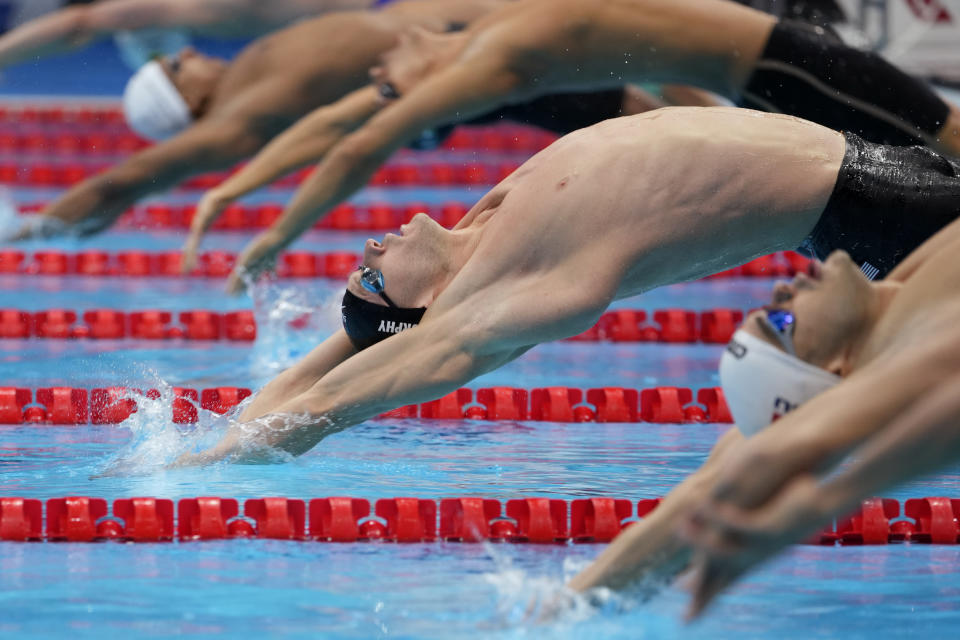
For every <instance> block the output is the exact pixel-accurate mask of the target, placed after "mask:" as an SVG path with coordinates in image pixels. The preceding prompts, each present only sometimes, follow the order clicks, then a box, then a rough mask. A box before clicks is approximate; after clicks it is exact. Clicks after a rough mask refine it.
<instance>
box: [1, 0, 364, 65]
mask: <svg viewBox="0 0 960 640" xmlns="http://www.w3.org/2000/svg"><path fill="white" fill-rule="evenodd" d="M374 3H375V0H269V1H264V0H101V1H100V2H96V3H94V4H90V5H75V6H71V7H66V8H64V9H61V10H59V11H55V12H53V13H51V14H49V15H46V16H42V17H40V18H36V19H35V20H31V21H30V22H27V23H26V24H23V25H21V26H19V27H17V28H16V29H14V30H12V31H9V32H7V33H5V34H4V35H3V36H0V68H3V67H8V66H10V65H12V64H16V63H18V62H25V61H28V60H36V59H38V58H41V57H45V56H49V55H55V54H58V53H64V52H67V51H71V50H74V49H80V48H82V47H86V46H88V45H90V44H93V43H94V42H96V41H97V40H100V39H102V38H105V37H107V36H109V35H112V34H114V33H117V32H120V31H128V30H135V29H152V28H163V29H176V30H183V29H185V30H188V31H189V32H190V33H192V34H195V35H201V36H211V35H212V36H228V37H251V36H260V35H263V34H266V33H269V32H270V31H273V30H274V29H278V28H280V27H283V26H285V25H288V24H290V23H292V22H295V21H296V20H299V19H301V18H308V17H314V16H318V15H320V14H323V13H329V12H331V11H344V10H348V9H354V10H359V9H367V8H369V7H370V6H372V5H373V4H374Z"/></svg>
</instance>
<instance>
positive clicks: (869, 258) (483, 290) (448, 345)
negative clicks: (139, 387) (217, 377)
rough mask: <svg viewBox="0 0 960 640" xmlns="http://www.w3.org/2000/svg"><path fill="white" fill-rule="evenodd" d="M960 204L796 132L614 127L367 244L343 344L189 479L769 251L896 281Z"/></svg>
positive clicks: (827, 135) (951, 174)
mask: <svg viewBox="0 0 960 640" xmlns="http://www.w3.org/2000/svg"><path fill="white" fill-rule="evenodd" d="M958 196H960V178H958V176H957V174H956V172H955V167H954V166H953V165H952V164H951V163H950V162H948V161H947V160H945V159H944V158H943V157H941V156H939V155H937V154H936V153H934V152H932V151H930V150H928V149H924V148H921V147H912V148H911V147H885V146H881V145H874V144H870V143H867V142H864V141H863V140H861V139H859V138H858V137H857V136H855V135H853V134H846V135H844V134H840V133H837V132H834V131H831V130H829V129H826V128H824V127H821V126H819V125H815V124H813V123H810V122H806V121H803V120H799V119H797V118H793V117H789V116H782V115H770V114H762V113H759V112H755V111H748V110H743V109H732V108H671V109H660V110H658V111H654V112H650V113H648V114H643V115H638V116H629V117H623V118H615V119H613V120H608V121H606V122H603V123H600V124H598V125H594V126H593V127H590V128H587V129H582V130H580V131H577V132H575V133H572V134H570V135H568V136H566V137H564V138H562V139H561V140H559V141H558V142H557V143H555V144H554V145H552V146H551V147H549V148H547V149H546V150H544V151H542V152H541V153H539V154H537V155H536V156H534V157H533V158H532V159H531V160H530V161H528V162H527V163H526V164H524V165H523V166H522V167H521V168H520V169H518V170H517V171H516V172H515V173H514V174H512V175H511V176H510V177H508V178H507V179H506V180H505V181H503V182H502V183H501V184H500V185H498V186H497V187H495V188H494V189H493V190H492V191H490V192H489V193H488V194H487V195H486V196H484V197H483V198H482V199H481V200H480V201H479V202H478V203H477V204H476V205H475V206H474V207H473V208H472V209H471V210H470V212H469V213H468V214H467V215H466V217H465V218H464V219H463V220H462V221H461V223H460V224H459V225H457V227H455V228H454V229H453V230H450V231H448V230H446V229H443V228H442V227H440V226H439V225H438V224H437V223H435V222H433V221H432V220H430V219H429V218H428V217H427V216H425V215H419V216H417V217H416V218H414V220H413V221H412V222H411V223H410V224H408V225H405V226H404V227H402V228H401V230H402V234H401V235H395V234H387V236H386V237H385V238H384V241H383V242H382V243H380V242H377V241H375V240H368V241H367V243H366V246H365V247H364V255H363V260H364V269H363V270H362V271H358V272H355V273H354V275H353V276H352V277H351V278H350V280H349V283H348V286H347V291H346V293H345V294H344V300H343V321H344V330H342V331H338V332H336V333H335V334H334V335H333V336H331V337H330V338H329V339H327V340H326V341H325V342H324V343H323V344H321V345H320V346H318V347H317V348H316V349H315V350H314V351H313V352H311V353H310V354H309V355H308V356H307V357H306V358H305V359H304V360H303V361H301V362H300V363H299V364H297V365H295V366H294V367H292V368H291V369H289V370H288V371H286V372H284V373H282V374H281V375H280V376H278V377H277V378H276V379H275V380H274V381H273V382H271V383H270V384H268V385H267V386H266V387H265V388H264V389H263V390H262V391H261V392H260V393H259V394H258V396H257V397H256V398H255V400H254V401H253V402H252V403H251V404H250V405H249V406H248V407H247V409H246V411H244V412H243V414H242V415H241V416H240V418H239V420H240V422H241V423H242V424H238V425H235V426H234V427H232V428H231V429H230V430H229V431H228V433H227V434H226V435H225V436H224V438H223V439H222V440H221V442H220V443H218V444H217V445H216V446H214V447H212V448H211V449H210V450H208V451H204V452H201V453H198V454H191V455H187V456H184V457H183V458H182V459H181V460H180V461H179V464H202V463H204V462H209V461H214V460H218V459H222V458H230V459H235V460H242V459H251V458H257V457H259V456H262V455H263V449H265V448H278V449H282V450H285V451H287V452H289V453H291V454H294V455H298V454H301V453H303V452H305V451H307V450H309V449H310V448H312V447H313V446H314V445H315V444H316V443H317V442H319V441H320V440H322V439H323V438H324V437H325V436H327V435H329V434H331V433H334V432H337V431H340V430H343V429H345V428H347V427H349V426H351V425H353V424H356V423H358V422H361V421H363V420H366V419H368V418H371V417H373V416H376V415H378V414H380V413H382V412H384V411H387V410H390V409H393V408H395V407H397V406H401V405H405V404H411V403H418V402H424V401H428V400H432V399H434V398H437V397H439V396H442V395H443V394H445V393H448V392H450V391H452V390H454V389H456V388H458V387H460V386H462V385H463V384H465V383H466V382H468V381H469V380H472V379H473V378H475V377H476V376H478V375H481V374H482V373H485V372H487V371H490V370H492V369H495V368H497V367H499V366H501V365H503V364H504V363H506V362H509V361H511V360H513V359H515V358H517V357H519V356H520V355H521V354H523V353H524V352H526V351H527V350H529V349H530V348H532V347H533V346H534V345H536V344H538V343H540V342H545V341H548V340H556V339H560V338H564V337H568V336H571V335H576V334H578V333H580V332H582V331H584V330H586V329H587V328H589V327H590V326H591V325H592V324H593V323H594V322H595V321H596V320H597V318H598V317H599V315H600V314H601V313H602V312H603V311H604V309H606V307H607V305H609V304H610V302H612V301H613V300H615V299H618V298H623V297H627V296H631V295H636V294H638V293H641V292H643V291H647V290H650V289H652V288H654V287H658V286H662V285H666V284H670V283H674V282H680V281H683V280H688V279H691V278H697V277H700V276H703V275H707V274H710V273H713V272H716V271H719V270H722V269H724V268H727V267H729V266H732V265H735V264H740V263H743V262H745V261H747V260H749V259H751V258H753V257H755V256H757V255H760V254H763V253H767V252H770V251H773V250H778V249H788V248H793V247H796V246H797V245H799V244H802V243H804V242H806V243H807V246H808V247H809V248H810V249H811V250H812V251H813V252H815V253H817V254H819V255H825V254H826V253H828V252H829V251H831V250H833V249H835V248H838V247H844V248H847V249H849V250H850V251H851V252H852V253H853V255H854V256H855V259H856V260H857V262H858V263H860V264H863V263H869V264H870V265H872V266H873V267H874V268H875V269H876V270H877V271H878V272H879V273H880V274H884V273H887V272H889V271H890V270H891V269H892V268H893V267H894V265H895V264H896V263H897V261H898V260H899V259H901V258H902V257H903V255H904V254H905V253H906V252H908V251H910V250H912V249H913V248H914V247H916V246H917V245H919V244H920V243H921V242H922V241H923V240H924V239H925V238H926V237H928V236H929V235H931V234H933V233H934V232H935V231H936V230H938V229H940V228H942V227H943V226H945V225H947V224H949V223H950V222H951V221H953V220H954V219H955V218H956V217H957V216H958V215H960V197H958ZM864 216H872V218H871V220H872V227H870V228H867V229H861V228H860V224H861V221H862V220H863V217H864ZM404 327H410V328H407V329H406V330H401V329H403V328H404ZM397 331H400V332H399V333H396V332H397ZM394 334H396V335H394ZM385 338H389V339H385Z"/></svg>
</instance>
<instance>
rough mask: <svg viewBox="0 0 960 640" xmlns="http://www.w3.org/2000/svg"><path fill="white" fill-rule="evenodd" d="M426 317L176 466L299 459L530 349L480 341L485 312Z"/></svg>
mask: <svg viewBox="0 0 960 640" xmlns="http://www.w3.org/2000/svg"><path fill="white" fill-rule="evenodd" d="M471 308H472V307H471ZM473 311H476V309H473ZM429 315H430V312H429V311H428V312H427V315H426V316H424V321H423V322H421V324H420V325H419V326H417V327H414V328H412V329H408V330H406V331H404V332H402V333H400V334H397V335H395V336H392V337H390V338H389V339H387V340H384V341H382V342H380V343H377V344H375V345H373V346H372V347H370V348H368V349H365V350H364V351H361V352H360V353H358V354H356V355H355V356H353V357H349V358H347V359H346V360H345V361H343V362H342V363H341V364H339V365H338V366H336V367H335V368H334V369H333V370H332V371H330V372H329V373H328V374H326V375H324V376H323V377H321V378H320V380H318V381H317V382H316V383H315V384H313V385H312V386H311V387H310V388H309V389H307V390H305V391H303V392H302V393H300V394H298V395H297V396H295V397H293V398H291V399H289V400H287V401H285V402H283V403H281V404H280V405H279V406H276V407H273V408H272V409H270V411H269V413H266V414H265V415H262V416H259V417H257V418H255V419H251V420H250V421H248V422H244V423H241V424H238V425H235V426H233V427H232V428H231V429H230V430H229V431H228V432H227V434H226V435H225V436H224V437H223V439H222V440H221V441H220V442H219V443H218V444H216V445H215V446H214V447H212V448H211V449H209V450H207V451H204V452H201V453H198V454H190V455H185V456H183V457H181V458H180V459H179V460H177V461H176V462H175V463H174V464H173V466H190V465H198V464H207V463H210V462H214V461H217V460H222V459H230V460H233V461H248V462H249V461H259V460H262V459H264V458H265V457H267V456H268V455H269V450H270V449H280V450H283V451H286V452H287V453H290V454H292V455H300V454H302V453H305V452H307V451H309V450H310V449H311V448H313V447H314V446H315V445H316V444H317V443H318V442H320V440H322V439H323V438H325V437H327V436H329V435H331V434H334V433H337V432H339V431H342V430H344V429H346V428H348V427H350V426H352V425H355V424H357V423H360V422H362V421H364V420H368V419H370V418H373V417H376V416H377V415H379V414H381V413H383V412H385V411H389V410H390V409H394V408H396V407H398V406H402V405H406V404H413V403H419V402H426V401H428V400H432V399H435V398H438V397H440V396H442V395H444V394H446V393H449V392H450V391H453V390H455V389H457V388H459V387H460V386H462V385H463V384H465V383H467V382H468V381H470V380H472V379H473V378H475V377H477V376H479V375H481V374H483V373H486V372H487V371H490V370H492V369H494V368H496V367H499V366H501V365H502V364H505V363H506V362H508V361H510V360H512V359H514V358H517V357H519V355H520V354H522V353H523V352H525V351H526V350H527V348H519V349H518V348H507V349H497V348H491V343H490V342H489V341H487V340H485V339H484V338H482V337H481V336H483V335H484V334H485V330H486V328H485V327H480V326H479V325H481V324H483V322H482V321H481V322H478V318H480V317H481V316H483V315H484V314H480V313H462V312H453V313H446V314H443V316H444V317H436V316H435V317H433V318H428V316H429ZM497 333H499V332H497ZM265 404H266V403H265ZM265 404H264V406H265ZM245 415H253V412H250V413H249V414H245Z"/></svg>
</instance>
